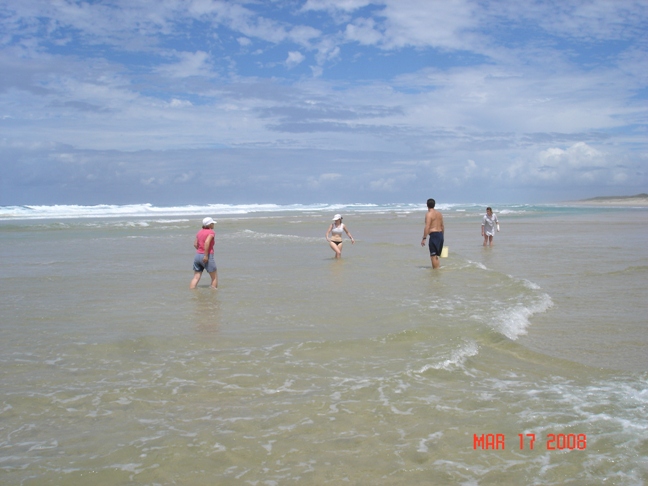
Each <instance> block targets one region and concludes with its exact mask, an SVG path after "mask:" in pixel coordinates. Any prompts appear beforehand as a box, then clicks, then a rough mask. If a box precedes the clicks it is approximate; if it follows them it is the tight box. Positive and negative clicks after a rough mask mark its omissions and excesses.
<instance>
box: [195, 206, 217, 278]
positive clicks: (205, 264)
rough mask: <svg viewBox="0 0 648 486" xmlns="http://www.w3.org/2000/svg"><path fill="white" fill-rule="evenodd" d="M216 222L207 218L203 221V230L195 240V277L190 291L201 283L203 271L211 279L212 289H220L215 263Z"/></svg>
mask: <svg viewBox="0 0 648 486" xmlns="http://www.w3.org/2000/svg"><path fill="white" fill-rule="evenodd" d="M215 224H216V221H214V220H213V219H212V218H209V217H207V218H205V219H203V221H202V229H201V230H200V231H199V232H198V234H197V235H196V239H195V240H194V248H195V249H196V255H195V256H194V263H193V269H194V277H193V278H192V279H191V283H190V284H189V288H190V289H195V288H196V286H197V285H198V282H200V277H201V276H202V273H203V271H205V270H206V271H207V273H208V274H209V276H210V277H211V286H210V287H211V288H212V289H215V288H217V287H218V273H217V270H216V262H215V261H214V239H215V237H216V233H214V225H215Z"/></svg>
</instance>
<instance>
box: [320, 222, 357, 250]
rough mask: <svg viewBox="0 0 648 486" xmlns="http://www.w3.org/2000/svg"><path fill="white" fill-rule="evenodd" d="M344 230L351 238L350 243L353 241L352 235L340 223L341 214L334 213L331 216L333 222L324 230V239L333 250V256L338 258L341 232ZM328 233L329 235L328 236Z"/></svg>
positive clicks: (340, 246) (340, 248) (340, 247)
mask: <svg viewBox="0 0 648 486" xmlns="http://www.w3.org/2000/svg"><path fill="white" fill-rule="evenodd" d="M343 231H344V232H345V233H346V234H347V236H348V237H349V238H351V244H352V245H353V244H354V243H355V240H354V239H353V236H351V233H349V230H348V229H347V227H346V226H344V224H343V223H342V216H340V215H339V214H336V215H335V216H333V222H332V223H331V226H329V228H328V230H326V241H328V242H329V245H330V246H331V249H332V250H333V251H334V252H335V258H340V257H341V256H342V232H343ZM329 235H330V237H329Z"/></svg>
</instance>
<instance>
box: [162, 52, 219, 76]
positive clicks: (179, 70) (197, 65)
mask: <svg viewBox="0 0 648 486" xmlns="http://www.w3.org/2000/svg"><path fill="white" fill-rule="evenodd" d="M176 57H177V58H178V59H179V61H178V62H176V63H174V64H166V65H162V66H159V67H158V68H157V72H159V73H160V74H163V75H164V76H169V77H171V78H188V77H190V76H210V75H211V61H210V56H209V54H208V53H206V52H204V51H196V52H179V53H177V54H176Z"/></svg>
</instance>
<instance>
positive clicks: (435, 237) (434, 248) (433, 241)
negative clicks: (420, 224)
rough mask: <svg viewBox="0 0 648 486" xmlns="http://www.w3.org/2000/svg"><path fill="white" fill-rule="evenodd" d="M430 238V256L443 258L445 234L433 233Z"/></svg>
mask: <svg viewBox="0 0 648 486" xmlns="http://www.w3.org/2000/svg"><path fill="white" fill-rule="evenodd" d="M428 237H429V240H428V247H429V248H430V256H441V250H443V233H442V232H441V231H433V232H432V233H430V234H429V235H428Z"/></svg>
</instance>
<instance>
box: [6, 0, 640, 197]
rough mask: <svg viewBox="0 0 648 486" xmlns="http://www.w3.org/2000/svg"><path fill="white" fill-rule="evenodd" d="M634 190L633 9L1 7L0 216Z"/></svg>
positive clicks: (633, 5)
mask: <svg viewBox="0 0 648 486" xmlns="http://www.w3.org/2000/svg"><path fill="white" fill-rule="evenodd" d="M641 192H648V2H647V1H645V0H556V1H553V0H545V1H535V0H525V1H520V0H497V1H495V0H493V1H490V0H480V1H475V0H254V1H247V0H224V1H220V0H84V1H81V0H3V1H0V205H2V206H11V205H56V204H66V205H67V204H78V205H95V204H139V203H150V204H155V205H159V206H173V205H180V204H249V203H276V204H294V203H298V204H311V203H344V204H349V203H390V202H391V203H410V202H420V201H423V202H424V201H425V200H426V199H427V198H428V197H433V198H435V199H436V200H437V201H439V202H444V203H470V202H475V203H482V202H483V203H497V202H500V203H542V202H558V201H567V200H575V199H582V198H588V197H596V196H606V195H614V196H621V195H632V194H638V193H641Z"/></svg>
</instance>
